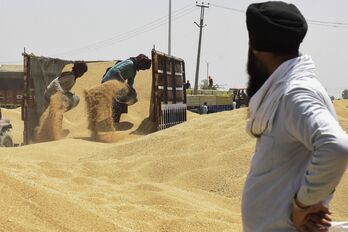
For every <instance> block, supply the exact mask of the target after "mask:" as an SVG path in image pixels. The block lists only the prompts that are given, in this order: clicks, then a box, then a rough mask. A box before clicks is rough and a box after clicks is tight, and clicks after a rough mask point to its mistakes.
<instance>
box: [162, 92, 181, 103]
mask: <svg viewBox="0 0 348 232" xmlns="http://www.w3.org/2000/svg"><path fill="white" fill-rule="evenodd" d="M163 95H164V90H163V89H159V90H158V92H157V97H158V98H159V99H163ZM175 99H176V102H177V103H179V102H183V90H176V98H175ZM173 100H174V96H173V92H172V91H168V92H167V101H170V102H173ZM166 104H167V103H166Z"/></svg>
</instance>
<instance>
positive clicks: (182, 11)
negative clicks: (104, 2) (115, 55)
mask: <svg viewBox="0 0 348 232" xmlns="http://www.w3.org/2000/svg"><path fill="white" fill-rule="evenodd" d="M195 10H196V7H195V5H193V3H190V4H187V5H185V6H184V7H182V8H179V9H177V10H175V11H174V13H173V15H172V18H173V21H175V20H177V19H179V18H182V17H184V16H186V15H188V14H190V13H192V12H193V11H195ZM167 22H168V18H167V16H162V17H160V18H158V19H156V20H154V21H151V22H149V23H147V24H144V25H142V26H139V27H136V28H134V29H132V30H130V31H127V32H124V33H121V34H118V35H115V36H113V37H111V38H109V39H105V40H102V41H98V42H95V43H92V44H89V45H86V46H83V47H80V48H76V49H72V50H70V51H66V52H61V53H56V54H54V55H53V56H54V57H59V56H63V55H72V54H80V53H84V52H89V51H92V50H96V49H100V48H103V47H107V46H110V45H113V44H115V43H119V42H122V41H125V40H128V39H131V38H134V37H136V36H138V35H140V34H144V33H146V32H149V31H152V30H155V29H157V28H159V27H161V26H163V25H165V24H167ZM20 62H22V61H20V60H15V61H0V63H2V64H10V63H20Z"/></svg>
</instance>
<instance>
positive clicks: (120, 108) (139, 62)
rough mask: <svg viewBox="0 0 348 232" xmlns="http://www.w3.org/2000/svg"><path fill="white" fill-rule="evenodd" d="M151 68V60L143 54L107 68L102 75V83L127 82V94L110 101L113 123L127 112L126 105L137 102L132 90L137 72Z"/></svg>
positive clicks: (118, 120)
mask: <svg viewBox="0 0 348 232" xmlns="http://www.w3.org/2000/svg"><path fill="white" fill-rule="evenodd" d="M150 67H151V60H150V59H149V58H148V57H147V56H146V55H144V54H139V55H138V56H136V57H130V58H129V59H126V60H123V61H119V62H117V63H116V64H115V65H114V66H112V67H111V68H109V69H108V70H107V72H106V73H105V74H104V76H103V79H102V83H104V82H106V81H109V80H118V81H121V82H125V81H127V84H128V88H129V93H128V94H127V95H126V96H124V97H121V98H114V99H113V101H112V112H113V113H112V117H113V120H114V123H118V122H120V118H121V114H122V113H127V112H128V105H131V104H134V103H136V102H137V93H136V91H135V89H134V88H133V84H134V79H135V76H136V73H137V71H139V70H146V69H149V68H150Z"/></svg>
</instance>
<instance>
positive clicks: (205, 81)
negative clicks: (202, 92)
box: [199, 79, 222, 90]
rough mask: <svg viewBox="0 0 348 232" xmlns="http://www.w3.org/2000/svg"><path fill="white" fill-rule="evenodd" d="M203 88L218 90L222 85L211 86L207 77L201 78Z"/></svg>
mask: <svg viewBox="0 0 348 232" xmlns="http://www.w3.org/2000/svg"><path fill="white" fill-rule="evenodd" d="M199 87H200V88H201V89H212V90H218V89H221V88H222V87H221V86H220V85H219V84H215V85H213V87H211V88H210V87H209V82H208V80H207V79H204V80H201V83H200V85H199Z"/></svg>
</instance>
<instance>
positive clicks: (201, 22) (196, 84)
mask: <svg viewBox="0 0 348 232" xmlns="http://www.w3.org/2000/svg"><path fill="white" fill-rule="evenodd" d="M196 6H197V7H200V8H201V17H200V21H199V25H198V23H196V22H195V24H196V25H197V26H198V27H199V42H198V52H197V64H196V77H195V87H194V90H193V94H194V95H196V94H197V92H198V76H199V59H200V56H201V42H202V29H203V27H204V26H206V25H204V24H203V21H204V9H205V8H209V3H208V4H205V3H204V2H202V3H201V4H199V3H198V2H196Z"/></svg>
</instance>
